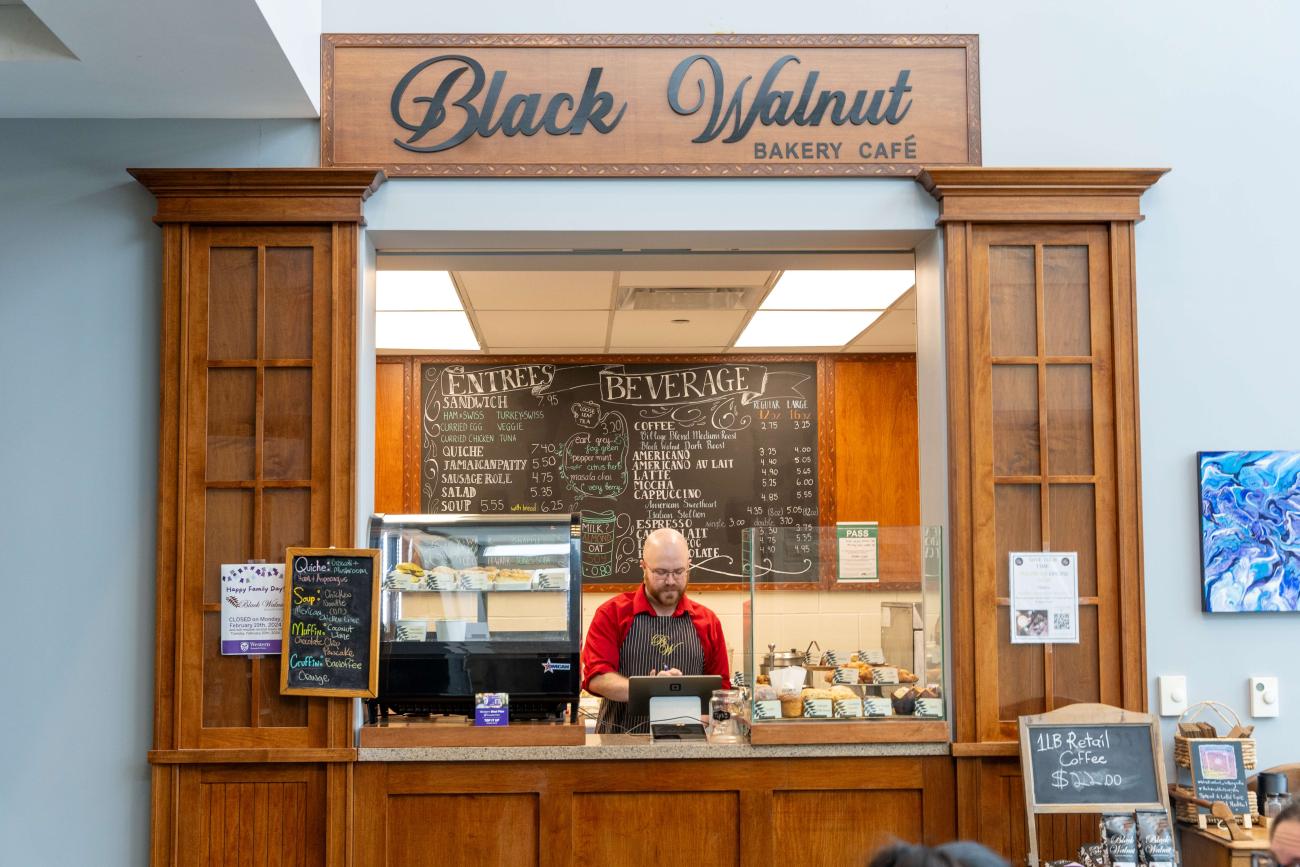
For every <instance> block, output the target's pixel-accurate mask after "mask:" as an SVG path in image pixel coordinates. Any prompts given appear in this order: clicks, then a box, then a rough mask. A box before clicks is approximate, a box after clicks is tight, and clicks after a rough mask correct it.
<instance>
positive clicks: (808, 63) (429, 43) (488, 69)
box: [321, 34, 980, 177]
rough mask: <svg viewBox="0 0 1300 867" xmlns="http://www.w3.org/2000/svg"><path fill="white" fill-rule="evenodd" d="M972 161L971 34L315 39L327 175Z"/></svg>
mask: <svg viewBox="0 0 1300 867" xmlns="http://www.w3.org/2000/svg"><path fill="white" fill-rule="evenodd" d="M979 164H980V110H979V39H978V37H976V36H968V35H936V36H894V35H890V36H866V35H861V36H854V35H813V36H807V35H801V36H777V35H766V36H672V35H632V36H616V35H581V36H574V35H470V36H448V35H418V34H326V35H325V36H324V37H323V38H322V58H321V165H323V166H354V167H356V166H364V167H382V168H383V169H384V171H385V172H387V173H388V174H389V175H393V176H400V175H417V176H466V175H469V176H489V177H518V176H628V175H631V176H688V177H715V176H753V175H757V176H765V177H767V176H809V175H814V176H817V175H826V176H841V175H915V174H917V173H919V171H920V169H921V166H923V165H926V166H934V165H979Z"/></svg>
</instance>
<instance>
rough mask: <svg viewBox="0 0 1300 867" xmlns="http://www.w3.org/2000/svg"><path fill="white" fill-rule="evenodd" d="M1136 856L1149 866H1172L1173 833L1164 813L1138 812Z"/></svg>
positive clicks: (1173, 860)
mask: <svg viewBox="0 0 1300 867" xmlns="http://www.w3.org/2000/svg"><path fill="white" fill-rule="evenodd" d="M1137 831H1138V856H1139V857H1140V858H1141V859H1142V863H1143V864H1148V865H1150V867H1174V863H1175V859H1174V834H1173V831H1172V829H1170V827H1169V817H1168V816H1167V815H1165V814H1164V813H1138V814H1137Z"/></svg>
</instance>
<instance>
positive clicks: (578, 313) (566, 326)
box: [475, 310, 609, 347]
mask: <svg viewBox="0 0 1300 867" xmlns="http://www.w3.org/2000/svg"><path fill="white" fill-rule="evenodd" d="M475 315H476V317H477V319H478V327H479V330H480V331H481V332H482V334H483V342H484V343H486V344H487V345H488V346H536V345H537V344H538V343H541V342H553V343H554V344H555V345H556V346H600V347H603V346H604V345H605V332H606V331H607V330H608V328H609V314H608V313H607V312H605V311H604V310H479V311H477V313H476V314H475Z"/></svg>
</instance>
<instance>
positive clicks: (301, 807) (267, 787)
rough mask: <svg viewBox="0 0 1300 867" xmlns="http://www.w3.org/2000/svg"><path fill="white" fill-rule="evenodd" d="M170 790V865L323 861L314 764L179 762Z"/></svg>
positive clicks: (321, 790)
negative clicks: (173, 842) (175, 795)
mask: <svg viewBox="0 0 1300 867" xmlns="http://www.w3.org/2000/svg"><path fill="white" fill-rule="evenodd" d="M178 791H179V794H180V799H179V803H180V809H179V812H178V816H177V827H178V846H177V852H178V858H177V861H176V863H177V864H181V865H197V867H271V865H276V867H280V865H284V867H290V865H293V867H298V865H308V864H324V863H326V846H325V823H326V821H327V818H329V817H328V816H327V809H328V808H327V803H326V791H325V772H324V770H323V769H322V768H321V767H320V766H316V765H292V766H285V765H256V764H254V765H227V766H193V767H182V768H180V769H179V770H178ZM334 818H336V819H337V818H338V817H337V816H335V817H334Z"/></svg>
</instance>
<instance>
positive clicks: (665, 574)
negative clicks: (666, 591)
mask: <svg viewBox="0 0 1300 867" xmlns="http://www.w3.org/2000/svg"><path fill="white" fill-rule="evenodd" d="M689 571H690V570H689V569H651V570H650V574H651V575H653V576H655V577H656V578H659V579H663V578H680V577H682V576H683V575H685V574H686V573H687V572H689Z"/></svg>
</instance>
